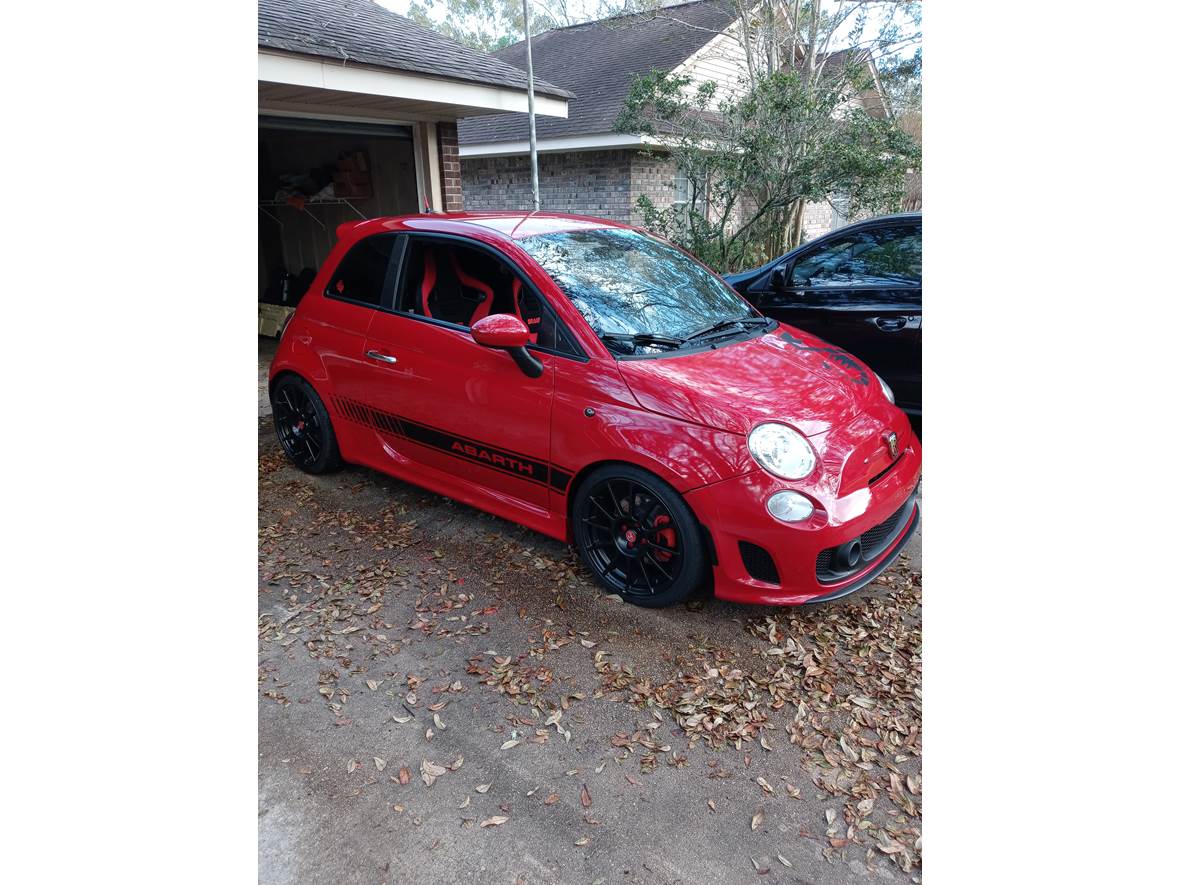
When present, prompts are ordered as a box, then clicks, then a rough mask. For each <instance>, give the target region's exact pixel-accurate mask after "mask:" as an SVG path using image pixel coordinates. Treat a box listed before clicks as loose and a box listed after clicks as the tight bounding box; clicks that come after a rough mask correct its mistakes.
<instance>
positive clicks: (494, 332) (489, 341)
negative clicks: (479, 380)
mask: <svg viewBox="0 0 1180 885" xmlns="http://www.w3.org/2000/svg"><path fill="white" fill-rule="evenodd" d="M471 337H472V338H474V339H475V343H476V344H479V345H481V346H482V347H491V348H494V349H496V350H506V351H508V355H509V356H510V357H512V359H513V360H514V361H515V362H516V365H517V366H519V367H520V370H521V371H522V372H524V373H525V374H526V375H528V376H529V377H530V378H538V377H540V375H541V370H542V369H543V368H544V367H543V366H542V365H541V361H540V360H539V359H537V358H536V357H535V356H533V355H532V354H531V353H529V352H528V350H527V349H526V347H525V345H527V344H528V343H529V327H528V326H526V325H525V324H524V323H523V322H521V319H520V317H518V316H513V315H512V314H510V313H495V314H492V315H491V316H486V317H484V318H483V319H482V320H480V321H479V322H477V323H476V324H475V325H473V326H472V327H471Z"/></svg>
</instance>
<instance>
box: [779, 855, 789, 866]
mask: <svg viewBox="0 0 1180 885" xmlns="http://www.w3.org/2000/svg"><path fill="white" fill-rule="evenodd" d="M775 857H777V858H778V862H779V863H781V864H782V865H783V866H784V867H789V866H790V865H791V862H790V861H789V860H787V859H786V858H785V857H783V856H782V855H781V854H776V855H775Z"/></svg>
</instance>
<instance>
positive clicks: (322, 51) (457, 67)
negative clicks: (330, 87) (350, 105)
mask: <svg viewBox="0 0 1180 885" xmlns="http://www.w3.org/2000/svg"><path fill="white" fill-rule="evenodd" d="M258 48H259V49H273V50H276V51H280V52H293V53H298V54H300V55H311V56H316V57H319V58H326V59H332V60H335V61H339V62H344V63H349V62H351V63H355V64H364V65H374V66H377V67H383V68H392V69H394V70H399V71H413V72H416V73H419V74H428V75H431V76H435V77H443V78H446V79H448V80H463V81H467V82H473V83H483V84H486V85H490V86H501V87H507V88H510V89H527V88H528V78H527V75H526V74H525V73H524V71H522V70H520V69H519V68H516V67H513V66H512V64H511V63H510V62H507V61H505V60H503V59H498V58H493V57H492V56H490V55H487V54H486V53H483V52H479V51H478V50H475V49H471V48H469V47H467V46H464V45H463V44H462V43H458V42H456V41H455V40H451V39H450V38H448V37H444V36H443V35H442V34H439V33H437V32H436V31H432V30H430V29H428V28H423V27H421V26H420V25H418V24H415V23H414V22H412V21H410V20H409V19H408V18H405V17H404V16H400V15H398V14H397V13H395V12H391V11H389V10H388V9H386V8H385V7H384V6H378V5H377V4H376V3H374V2H372V0H258ZM540 76H543V75H541V74H538V77H540ZM534 88H535V89H536V91H537V92H538V93H541V94H544V95H553V96H557V97H559V98H567V97H569V93H568V92H566V91H565V90H564V89H561V88H558V87H557V86H554V85H553V84H552V83H549V82H547V81H545V80H541V79H538V80H536V81H535V82H534Z"/></svg>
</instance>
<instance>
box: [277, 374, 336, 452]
mask: <svg viewBox="0 0 1180 885" xmlns="http://www.w3.org/2000/svg"><path fill="white" fill-rule="evenodd" d="M270 406H271V410H272V412H273V413H274V423H275V435H276V436H278V438H279V445H281V446H282V447H283V452H284V453H285V454H286V455H287V457H288V458H289V459H290V460H291V463H293V464H294V465H295V466H296V467H298V468H299V469H300V470H302V471H304V472H305V473H313V474H320V473H330V472H331V471H333V470H337V469H339V467H340V465H341V463H342V461H341V459H340V447H339V446H338V445H337V443H336V432H335V431H334V430H333V429H332V419H331V418H330V417H329V416H328V410H327V408H325V407H324V403H323V400H321V399H320V397H319V394H317V393H316V392H315V388H313V387H312V386H311V385H310V384H308V383H307V382H306V381H304V380H303V379H302V378H300V377H299V376H298V375H283V376H282V377H281V378H279V380H278V381H276V382H275V384H274V387H272V388H271V391H270Z"/></svg>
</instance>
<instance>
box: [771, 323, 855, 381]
mask: <svg viewBox="0 0 1180 885" xmlns="http://www.w3.org/2000/svg"><path fill="white" fill-rule="evenodd" d="M778 337H779V338H781V339H782V340H783V341H785V342H787V344H790V345H791V346H792V347H797V348H798V349H799V350H814V351H818V352H819V353H826V354H828V355H829V356H831V358H832V362H834V363H836V365H838V366H839V367H840V368H842V369H845V370H846V371H847V372H848V374H850V375H855V376H856V377H854V378H852V379H851V380H852V383H853V384H868V383H869V376H868V374H867V373H866V372H865V368H864V366H862V365H861V364H860V363H858V362H857V361H856V360H854V359H853V358H852V356H851V355H850V354H849V353H848V352H847V351H844V350H841V349H840V348H838V347H809V346H808V345H807V344H806V343H805V342H804V341H803V339H802V338H796V337H795V336H794V335H792V334H791V333H790V332H783V334H781V335H779V336H778Z"/></svg>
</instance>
